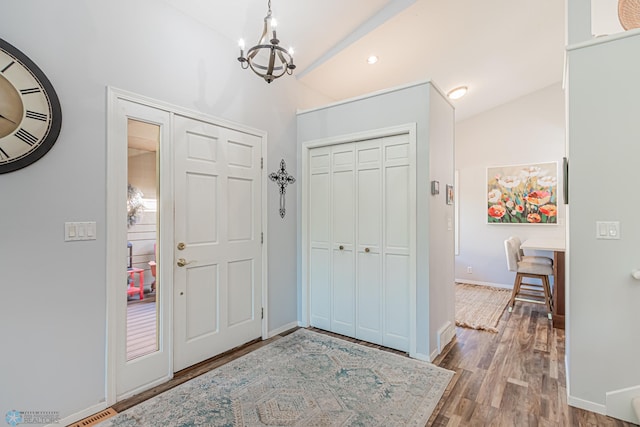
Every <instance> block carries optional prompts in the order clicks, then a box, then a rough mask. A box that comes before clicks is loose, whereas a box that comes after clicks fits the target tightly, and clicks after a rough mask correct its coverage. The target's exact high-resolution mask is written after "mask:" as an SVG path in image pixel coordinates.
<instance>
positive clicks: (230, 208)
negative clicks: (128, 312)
mask: <svg viewBox="0 0 640 427" xmlns="http://www.w3.org/2000/svg"><path fill="white" fill-rule="evenodd" d="M174 125H175V126H174V147H175V156H174V162H175V164H174V168H175V169H174V170H175V173H174V179H175V183H174V192H175V242H176V247H175V249H174V254H175V256H174V258H175V259H174V262H175V267H174V366H173V368H174V371H179V370H181V369H184V368H186V367H188V366H191V365H193V364H195V363H198V362H200V361H203V360H206V359H208V358H210V357H213V356H215V355H217V354H220V353H222V352H224V351H226V350H229V349H231V348H233V347H236V346H238V345H241V344H244V343H246V342H248V341H251V340H253V339H255V338H259V337H260V336H261V335H262V315H261V311H262V247H261V246H262V244H261V233H262V224H261V206H262V200H261V198H262V193H261V185H262V183H261V166H260V162H261V160H260V159H261V155H262V153H261V151H262V140H261V138H260V137H258V136H255V135H251V134H247V133H243V132H239V131H235V130H231V129H228V128H224V127H221V126H217V125H214V124H211V123H207V122H204V121H199V120H196V119H192V118H187V117H183V116H180V115H176V116H175V119H174Z"/></svg>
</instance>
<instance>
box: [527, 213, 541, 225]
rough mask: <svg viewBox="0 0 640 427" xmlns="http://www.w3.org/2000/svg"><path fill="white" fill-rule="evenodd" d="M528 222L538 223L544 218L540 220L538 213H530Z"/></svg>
mask: <svg viewBox="0 0 640 427" xmlns="http://www.w3.org/2000/svg"><path fill="white" fill-rule="evenodd" d="M527 221H528V222H534V223H538V222H540V221H542V218H540V215H538V214H537V213H530V214H529V215H527Z"/></svg>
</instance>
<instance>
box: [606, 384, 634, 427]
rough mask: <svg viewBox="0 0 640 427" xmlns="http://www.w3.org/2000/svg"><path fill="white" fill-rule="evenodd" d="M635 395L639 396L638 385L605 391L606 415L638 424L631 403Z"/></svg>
mask: <svg viewBox="0 0 640 427" xmlns="http://www.w3.org/2000/svg"><path fill="white" fill-rule="evenodd" d="M636 397H640V386H635V387H628V388H623V389H621V390H614V391H610V392H607V404H606V411H607V412H606V413H607V415H608V416H610V417H613V418H618V419H621V420H625V421H628V422H630V423H633V424H638V423H639V422H640V419H639V418H638V416H637V415H636V412H635V411H634V409H633V406H632V403H631V402H632V400H633V399H634V398H636Z"/></svg>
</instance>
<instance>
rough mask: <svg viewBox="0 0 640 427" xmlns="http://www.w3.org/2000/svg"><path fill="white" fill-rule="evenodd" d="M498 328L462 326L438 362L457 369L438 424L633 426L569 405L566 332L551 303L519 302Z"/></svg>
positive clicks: (436, 419)
mask: <svg viewBox="0 0 640 427" xmlns="http://www.w3.org/2000/svg"><path fill="white" fill-rule="evenodd" d="M499 331H500V332H498V333H497V334H496V333H489V332H480V331H475V330H471V329H464V328H457V329H456V334H457V337H456V339H455V340H454V342H452V343H451V344H449V346H447V348H445V351H444V352H443V353H442V354H441V355H440V356H439V357H438V358H437V359H436V360H435V361H434V363H435V364H436V365H438V366H441V367H443V368H446V369H450V370H452V371H455V372H456V374H455V376H454V378H453V380H452V381H451V383H450V384H449V387H448V388H447V390H446V391H445V395H444V396H443V398H442V399H441V401H440V403H439V405H438V407H437V408H436V411H434V414H433V416H432V417H431V419H430V420H429V422H430V424H429V425H433V426H576V427H578V426H580V427H582V426H584V427H587V426H588V427H591V426H594V427H595V426H598V427H601V426H602V427H604V426H633V425H635V424H630V423H626V422H623V421H620V420H617V419H614V418H610V417H606V416H603V415H599V414H595V413H593V412H588V411H584V410H581V409H576V408H573V407H570V406H568V405H567V391H566V377H565V357H564V356H565V336H564V332H565V331H564V330H563V329H554V328H552V326H551V322H550V321H549V320H548V318H547V314H546V311H545V308H544V307H543V306H540V305H536V304H528V303H516V305H515V308H514V311H513V313H508V312H507V311H506V310H505V312H504V313H503V315H502V318H501V320H500V323H499Z"/></svg>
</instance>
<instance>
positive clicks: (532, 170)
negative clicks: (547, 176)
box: [522, 166, 541, 178]
mask: <svg viewBox="0 0 640 427" xmlns="http://www.w3.org/2000/svg"><path fill="white" fill-rule="evenodd" d="M540 170H541V169H540V168H539V167H537V166H530V167H528V168H524V169H522V176H524V177H525V178H530V177H534V176H538V175H540Z"/></svg>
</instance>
